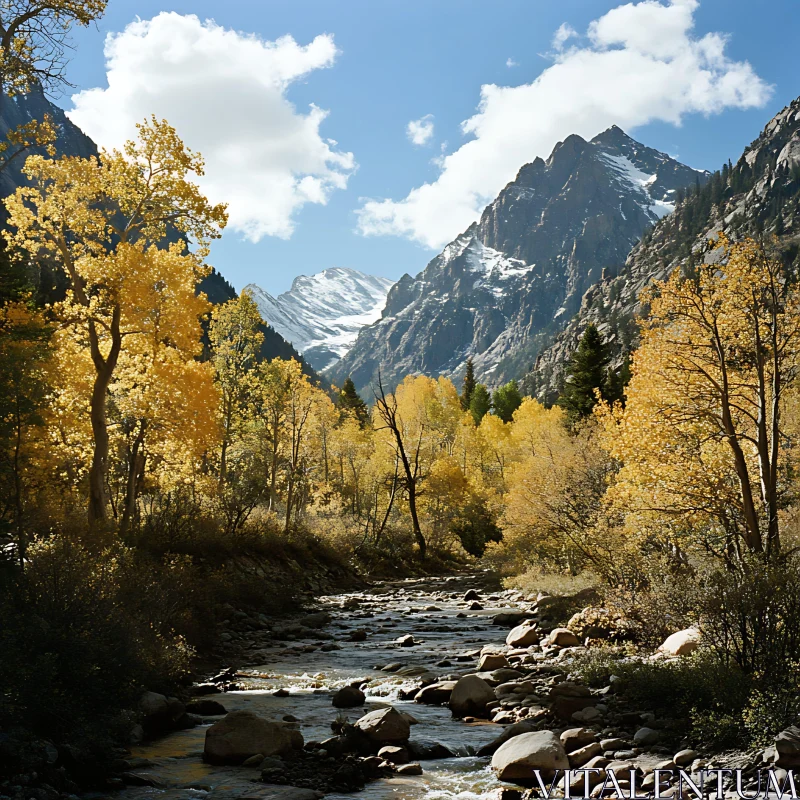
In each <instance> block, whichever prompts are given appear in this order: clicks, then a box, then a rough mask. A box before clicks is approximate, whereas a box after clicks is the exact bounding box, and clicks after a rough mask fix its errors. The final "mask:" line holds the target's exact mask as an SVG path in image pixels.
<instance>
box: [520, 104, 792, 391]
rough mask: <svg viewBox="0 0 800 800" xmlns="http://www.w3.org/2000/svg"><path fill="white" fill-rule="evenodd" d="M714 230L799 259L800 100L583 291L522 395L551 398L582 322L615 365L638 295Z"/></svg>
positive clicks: (634, 331)
mask: <svg viewBox="0 0 800 800" xmlns="http://www.w3.org/2000/svg"><path fill="white" fill-rule="evenodd" d="M721 230H724V231H725V232H726V233H727V235H728V236H729V237H731V238H732V239H734V240H736V239H742V238H745V237H747V236H758V235H763V236H764V237H765V238H766V239H767V241H772V237H775V238H776V239H777V245H778V247H779V248H780V252H781V256H782V257H783V258H785V259H787V263H789V261H790V260H791V259H800V255H798V250H799V249H800V248H799V247H798V244H799V243H800V97H798V98H797V99H796V100H794V101H793V102H792V103H791V104H790V105H788V106H786V108H784V109H783V110H782V111H780V112H779V113H778V114H777V115H776V116H775V117H773V119H772V120H770V122H769V123H768V124H767V126H766V127H765V128H764V130H763V132H762V133H761V135H760V136H759V137H758V138H757V139H756V140H755V141H754V142H753V143H752V144H751V145H750V146H749V147H747V148H746V149H745V151H744V153H743V154H742V156H741V158H740V159H739V160H738V161H737V162H736V163H735V164H733V165H731V166H728V165H726V166H725V167H724V168H723V169H722V170H720V171H719V172H717V173H715V174H714V175H713V176H712V178H711V181H710V182H709V185H708V186H707V187H705V188H704V190H703V191H702V192H699V193H698V192H690V193H688V195H687V197H686V198H685V199H684V201H683V202H682V203H681V204H680V205H679V206H678V208H677V210H676V212H675V214H673V215H671V216H670V217H669V218H667V219H663V220H662V221H660V222H659V223H657V224H656V225H655V227H654V228H653V230H652V231H651V232H650V233H649V234H648V235H647V236H646V237H644V238H643V239H642V240H641V241H640V242H638V243H637V244H636V246H635V247H634V248H633V250H631V252H630V254H629V255H628V258H627V260H626V262H625V264H624V266H622V265H621V267H620V269H619V270H616V271H609V272H608V273H607V274H606V276H605V278H604V279H603V280H601V281H599V282H598V283H596V284H594V285H593V286H591V287H590V288H589V289H588V290H587V291H586V293H585V294H584V296H583V298H582V301H581V307H580V310H579V311H578V313H577V314H576V315H575V316H574V317H573V318H572V319H571V320H570V321H569V324H568V325H567V326H566V327H565V328H563V329H562V330H561V331H560V332H559V333H558V335H557V336H556V337H555V338H554V339H553V340H552V341H551V342H550V343H549V344H548V346H547V347H545V348H543V349H542V350H541V352H540V353H539V355H538V357H537V359H536V363H535V365H534V366H533V369H532V370H531V371H530V372H529V373H528V374H527V375H526V376H525V378H524V379H523V386H524V388H525V390H526V391H528V392H530V393H531V394H534V395H537V396H539V397H541V398H543V399H552V398H553V397H554V396H555V395H556V394H557V392H558V389H559V385H560V382H561V380H562V378H563V375H564V366H565V364H566V362H567V360H568V359H569V356H570V355H571V354H572V352H573V351H574V350H575V348H576V347H577V345H578V342H579V341H580V338H581V336H582V335H583V332H584V331H585V330H586V326H587V325H588V324H589V323H593V324H594V325H596V326H597V328H598V329H599V330H600V332H601V334H602V335H603V337H604V339H605V340H606V342H607V343H608V344H609V346H610V349H611V355H612V358H613V359H614V361H613V363H614V364H615V365H618V364H620V363H621V362H622V359H623V357H624V355H625V354H626V353H629V352H630V351H631V350H632V349H634V348H635V347H636V345H637V342H638V327H637V325H636V324H635V323H634V319H635V317H636V316H638V315H639V314H640V313H641V311H642V308H641V305H640V303H639V295H640V294H641V291H642V290H643V289H644V288H645V287H646V286H648V285H649V284H650V283H652V282H653V281H655V280H664V279H665V278H667V277H668V276H669V275H670V273H671V272H672V271H673V270H675V269H676V268H677V267H678V266H680V265H681V264H685V263H686V262H687V261H688V260H689V258H690V255H689V254H690V253H692V254H693V256H691V257H693V258H695V259H699V258H700V257H701V254H702V253H703V251H704V249H705V245H706V243H707V242H708V240H709V239H710V238H713V237H714V236H716V234H717V233H718V232H719V231H721ZM708 257H709V258H711V257H713V256H711V255H710V256H708ZM795 263H798V262H797V261H796V262H795Z"/></svg>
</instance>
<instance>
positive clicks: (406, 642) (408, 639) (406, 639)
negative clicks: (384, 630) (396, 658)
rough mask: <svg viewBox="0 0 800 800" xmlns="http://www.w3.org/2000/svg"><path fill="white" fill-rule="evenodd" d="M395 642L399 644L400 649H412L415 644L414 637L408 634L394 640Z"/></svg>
mask: <svg viewBox="0 0 800 800" xmlns="http://www.w3.org/2000/svg"><path fill="white" fill-rule="evenodd" d="M395 642H396V643H397V644H399V645H400V647H413V646H414V645H415V644H416V641H415V640H414V637H413V636H412V635H411V634H410V633H407V634H406V635H405V636H401V637H400V638H399V639H395Z"/></svg>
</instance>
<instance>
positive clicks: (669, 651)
mask: <svg viewBox="0 0 800 800" xmlns="http://www.w3.org/2000/svg"><path fill="white" fill-rule="evenodd" d="M698 647H700V631H699V630H698V629H697V628H686V630H683V631H678V632H677V633H673V634H672V635H671V636H668V637H667V638H666V640H665V641H664V644H662V645H661V647H659V648H658V651H659V653H664V655H667V656H685V655H688V654H689V653H693V652H694V651H695V650H697V648H698Z"/></svg>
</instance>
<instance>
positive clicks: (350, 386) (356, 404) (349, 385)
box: [338, 378, 369, 428]
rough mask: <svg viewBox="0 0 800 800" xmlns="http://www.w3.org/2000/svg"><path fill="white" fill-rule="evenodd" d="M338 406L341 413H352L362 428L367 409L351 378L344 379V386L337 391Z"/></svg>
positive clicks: (367, 415) (366, 418) (365, 422)
mask: <svg viewBox="0 0 800 800" xmlns="http://www.w3.org/2000/svg"><path fill="white" fill-rule="evenodd" d="M338 405H339V408H341V409H342V411H352V412H353V413H354V414H355V415H356V419H357V420H358V422H359V424H360V425H361V427H362V428H363V427H364V425H366V424H367V421H368V420H369V409H368V408H367V404H366V403H365V402H364V401H363V400H362V399H361V396H360V395H359V393H358V392H357V391H356V385H355V384H354V383H353V379H352V378H345V381H344V384H343V385H342V388H341V389H340V390H339V402H338Z"/></svg>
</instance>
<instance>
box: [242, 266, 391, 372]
mask: <svg viewBox="0 0 800 800" xmlns="http://www.w3.org/2000/svg"><path fill="white" fill-rule="evenodd" d="M393 283H394V281H392V280H390V279H389V278H380V277H378V276H376V275H365V274H364V273H363V272H359V271H358V270H355V269H347V268H346V267H333V268H331V269H325V270H323V271H322V272H318V273H317V274H316V275H310V276H306V275H301V276H300V277H298V278H295V279H294V281H293V282H292V288H291V289H290V290H289V291H288V292H284V293H283V294H279V295H278V296H277V297H273V296H272V295H271V294H269V293H268V292H265V291H264V290H263V289H262V288H260V287H259V286H256V285H255V284H254V283H251V284H250V285H249V286H246V287H245V288H246V289H247V291H249V292H250V293H251V294H252V296H253V299H254V300H255V302H256V304H257V305H258V310H259V311H260V312H261V316H262V317H263V318H264V320H265V321H266V322H268V323H269V324H270V325H271V326H272V327H273V328H275V330H276V331H278V333H280V334H281V336H283V338H284V339H286V340H287V341H289V342H291V343H292V344H293V345H294V347H295V348H296V349H297V350H298V351H299V352H300V353H302V354H303V357H304V358H305V359H306V361H307V362H308V363H309V364H310V365H311V366H312V367H313V368H314V369H316V370H323V369H326V368H328V367H330V366H332V365H333V364H334V363H336V362H337V361H338V360H339V359H340V358H341V357H342V356H343V355H344V354H345V353H346V352H347V351H348V350H349V349H350V347H351V346H352V344H353V342H355V340H356V337H357V336H358V332H359V331H360V330H361V329H362V328H363V327H364V326H365V325H369V324H371V323H373V322H375V320H377V319H379V318H380V315H381V309H382V308H383V306H384V304H385V303H386V295H387V293H388V292H389V289H390V288H391V287H392V284H393Z"/></svg>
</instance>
